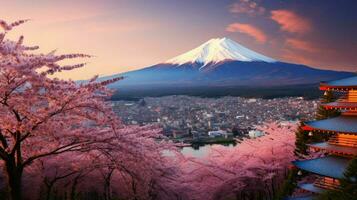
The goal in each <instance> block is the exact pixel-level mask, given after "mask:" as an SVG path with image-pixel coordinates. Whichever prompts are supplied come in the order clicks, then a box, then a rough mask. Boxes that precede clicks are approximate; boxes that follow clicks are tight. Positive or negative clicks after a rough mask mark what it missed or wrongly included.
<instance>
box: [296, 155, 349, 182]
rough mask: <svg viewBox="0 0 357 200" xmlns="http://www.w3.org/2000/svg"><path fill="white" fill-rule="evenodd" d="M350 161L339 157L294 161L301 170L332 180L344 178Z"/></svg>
mask: <svg viewBox="0 0 357 200" xmlns="http://www.w3.org/2000/svg"><path fill="white" fill-rule="evenodd" d="M349 160H350V159H348V158H344V157H338V156H326V157H322V158H316V159H311V160H302V161H294V162H293V164H294V165H295V166H296V167H298V168H299V169H302V170H305V171H308V172H311V173H314V174H319V175H322V176H326V177H330V178H342V177H343V172H344V171H345V169H346V167H347V166H348V162H349Z"/></svg>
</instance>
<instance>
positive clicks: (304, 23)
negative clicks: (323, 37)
mask: <svg viewBox="0 0 357 200" xmlns="http://www.w3.org/2000/svg"><path fill="white" fill-rule="evenodd" d="M271 19H272V20H274V21H276V22H277V23H278V24H279V25H280V26H281V27H280V29H281V30H282V31H287V32H290V33H307V32H309V31H310V30H311V29H312V27H311V24H310V22H309V21H308V20H307V19H305V18H303V17H301V16H298V15H297V14H295V13H294V12H292V11H289V10H273V11H271Z"/></svg>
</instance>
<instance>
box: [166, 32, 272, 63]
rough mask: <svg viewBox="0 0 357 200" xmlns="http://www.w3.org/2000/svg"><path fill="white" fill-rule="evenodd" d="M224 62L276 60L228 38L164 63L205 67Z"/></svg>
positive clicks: (212, 40) (216, 40)
mask: <svg viewBox="0 0 357 200" xmlns="http://www.w3.org/2000/svg"><path fill="white" fill-rule="evenodd" d="M224 60H236V61H245V62H251V61H262V62H270V63H271V62H276V60H274V59H272V58H269V57H266V56H264V55H262V54H259V53H257V52H254V51H252V50H250V49H248V48H246V47H244V46H242V45H240V44H238V43H236V42H235V41H233V40H231V39H229V38H214V39H211V40H209V41H207V42H205V43H204V44H202V45H200V46H199V47H197V48H195V49H192V50H191V51H188V52H186V53H183V54H181V55H179V56H177V57H175V58H172V59H170V60H168V61H166V62H165V63H171V64H177V65H182V64H185V63H202V64H203V66H205V65H207V64H209V63H218V62H221V61H224ZM203 66H202V67H203Z"/></svg>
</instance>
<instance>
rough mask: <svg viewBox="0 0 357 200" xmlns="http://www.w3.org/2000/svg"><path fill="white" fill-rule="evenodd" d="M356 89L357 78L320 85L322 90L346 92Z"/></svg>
mask: <svg viewBox="0 0 357 200" xmlns="http://www.w3.org/2000/svg"><path fill="white" fill-rule="evenodd" d="M356 88H357V76H353V77H349V78H345V79H340V80H335V81H328V82H321V83H320V90H337V91H346V90H356Z"/></svg>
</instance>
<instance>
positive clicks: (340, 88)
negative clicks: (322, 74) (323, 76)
mask: <svg viewBox="0 0 357 200" xmlns="http://www.w3.org/2000/svg"><path fill="white" fill-rule="evenodd" d="M356 87H357V86H332V85H323V84H320V87H319V89H320V90H322V91H326V90H333V91H349V90H355V89H356Z"/></svg>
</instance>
